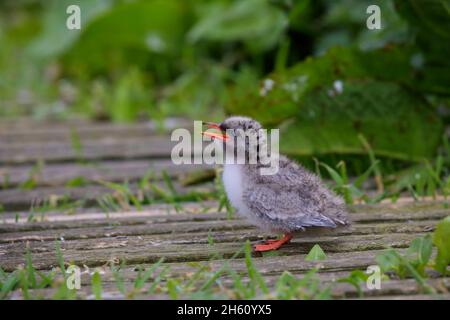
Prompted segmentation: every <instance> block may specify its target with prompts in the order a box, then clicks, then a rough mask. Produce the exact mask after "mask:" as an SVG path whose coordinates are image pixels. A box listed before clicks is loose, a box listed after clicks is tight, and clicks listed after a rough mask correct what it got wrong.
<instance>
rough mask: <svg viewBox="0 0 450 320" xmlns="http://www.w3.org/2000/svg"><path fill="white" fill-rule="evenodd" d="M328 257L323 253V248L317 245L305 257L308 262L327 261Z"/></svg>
mask: <svg viewBox="0 0 450 320" xmlns="http://www.w3.org/2000/svg"><path fill="white" fill-rule="evenodd" d="M326 259H327V255H326V254H325V252H323V250H322V248H321V247H320V246H319V245H318V244H315V245H314V247H312V248H311V250H310V251H309V253H308V255H307V256H306V257H305V260H306V261H319V260H326Z"/></svg>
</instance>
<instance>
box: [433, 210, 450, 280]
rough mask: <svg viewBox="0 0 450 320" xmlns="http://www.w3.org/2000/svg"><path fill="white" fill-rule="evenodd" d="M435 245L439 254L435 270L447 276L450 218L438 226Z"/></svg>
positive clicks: (434, 236)
mask: <svg viewBox="0 0 450 320" xmlns="http://www.w3.org/2000/svg"><path fill="white" fill-rule="evenodd" d="M433 244H434V245H435V246H436V248H437V250H438V252H437V256H436V260H435V269H436V270H437V271H439V272H440V273H442V274H445V273H446V272H448V271H447V268H448V265H449V263H450V216H448V217H447V218H445V219H443V220H442V221H441V222H439V223H438V224H437V226H436V230H435V231H434V234H433Z"/></svg>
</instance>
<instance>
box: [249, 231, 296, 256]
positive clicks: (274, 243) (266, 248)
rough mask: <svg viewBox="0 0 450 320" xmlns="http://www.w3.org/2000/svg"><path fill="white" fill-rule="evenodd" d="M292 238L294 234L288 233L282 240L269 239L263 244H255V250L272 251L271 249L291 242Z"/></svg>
mask: <svg viewBox="0 0 450 320" xmlns="http://www.w3.org/2000/svg"><path fill="white" fill-rule="evenodd" d="M291 239H292V234H290V233H286V234H285V235H284V237H283V238H281V239H280V240H268V241H266V242H265V243H263V244H257V245H256V246H255V251H258V252H263V251H270V250H277V249H278V248H280V247H281V246H282V245H283V244H285V243H289V241H291Z"/></svg>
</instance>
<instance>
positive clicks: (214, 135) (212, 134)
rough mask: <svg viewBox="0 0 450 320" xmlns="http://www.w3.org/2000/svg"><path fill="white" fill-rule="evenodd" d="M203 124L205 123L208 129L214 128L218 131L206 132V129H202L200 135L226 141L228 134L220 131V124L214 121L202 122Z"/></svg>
mask: <svg viewBox="0 0 450 320" xmlns="http://www.w3.org/2000/svg"><path fill="white" fill-rule="evenodd" d="M203 124H204V125H206V126H207V127H208V129H216V130H219V131H220V133H215V132H208V131H203V132H202V135H204V136H208V137H211V138H214V139H219V140H222V141H226V140H228V139H229V136H228V135H227V134H226V133H225V132H223V131H222V129H220V126H219V125H218V124H217V123H214V122H203Z"/></svg>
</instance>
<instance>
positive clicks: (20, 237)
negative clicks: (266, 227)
mask: <svg viewBox="0 0 450 320" xmlns="http://www.w3.org/2000/svg"><path fill="white" fill-rule="evenodd" d="M201 216H202V215H199V217H198V218H197V219H191V220H188V221H183V222H182V221H177V222H166V223H157V222H155V221H147V220H145V219H139V220H132V221H127V222H125V223H126V224H121V223H120V222H118V221H114V220H110V221H109V222H108V221H104V222H101V221H99V222H98V224H97V225H96V226H91V227H87V226H84V225H83V223H82V222H81V223H79V224H77V225H74V227H72V228H61V229H57V228H56V227H57V226H53V228H45V227H44V228H43V229H40V230H33V231H26V232H24V231H20V232H8V233H1V234H0V243H5V242H16V241H51V240H54V239H59V238H61V237H63V238H64V239H66V240H76V239H92V238H101V237H116V236H142V235H163V234H172V233H175V234H176V233H187V232H205V233H207V232H208V231H210V230H224V231H225V230H242V229H254V227H253V226H252V225H251V224H250V223H249V222H247V221H245V220H226V218H225V217H223V216H222V218H220V217H219V218H218V219H216V220H202V218H201ZM437 222H438V220H427V221H418V222H412V221H410V222H397V223H384V224H380V223H373V224H358V223H355V224H353V225H352V226H350V227H346V228H337V229H320V228H316V229H308V230H306V231H304V232H298V236H299V237H308V236H310V235H321V234H326V235H330V236H331V235H333V236H347V235H364V234H386V233H421V232H429V231H432V230H434V226H435V225H436V224H437ZM206 238H207V235H206V234H205V239H206Z"/></svg>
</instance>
